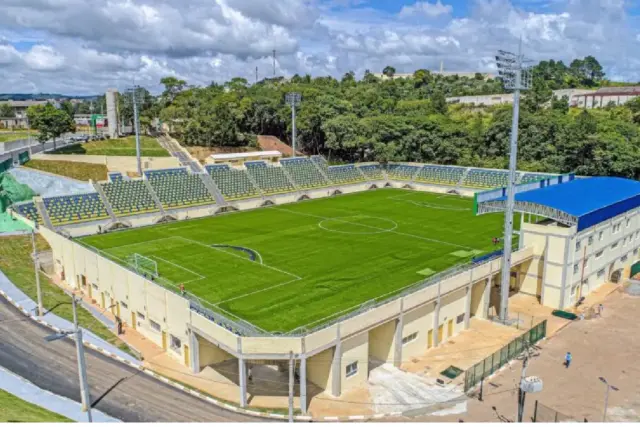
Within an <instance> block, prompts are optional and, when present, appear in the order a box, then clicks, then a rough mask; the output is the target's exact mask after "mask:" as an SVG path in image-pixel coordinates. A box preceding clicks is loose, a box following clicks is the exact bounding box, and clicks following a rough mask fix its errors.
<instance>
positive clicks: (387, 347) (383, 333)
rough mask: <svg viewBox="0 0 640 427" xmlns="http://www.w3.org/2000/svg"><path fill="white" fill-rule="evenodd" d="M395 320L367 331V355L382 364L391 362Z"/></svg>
mask: <svg viewBox="0 0 640 427" xmlns="http://www.w3.org/2000/svg"><path fill="white" fill-rule="evenodd" d="M395 333H396V320H395V319H394V320H390V321H389V322H386V323H383V324H382V325H380V326H378V327H376V328H373V329H371V330H370V331H369V355H370V356H371V357H373V358H375V359H377V360H381V361H383V362H393V353H394V346H395Z"/></svg>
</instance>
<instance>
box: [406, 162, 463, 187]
mask: <svg viewBox="0 0 640 427" xmlns="http://www.w3.org/2000/svg"><path fill="white" fill-rule="evenodd" d="M464 171H465V168H461V167H456V166H439V165H424V167H422V169H420V172H419V173H418V176H416V182H426V183H429V184H441V185H456V184H458V182H460V179H461V178H462V175H464Z"/></svg>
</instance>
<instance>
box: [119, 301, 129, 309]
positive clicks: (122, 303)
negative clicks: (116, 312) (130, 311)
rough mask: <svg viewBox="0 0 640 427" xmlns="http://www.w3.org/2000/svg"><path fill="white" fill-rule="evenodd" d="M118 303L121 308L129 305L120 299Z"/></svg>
mask: <svg viewBox="0 0 640 427" xmlns="http://www.w3.org/2000/svg"><path fill="white" fill-rule="evenodd" d="M120 305H121V306H122V308H129V306H128V305H127V303H126V302H124V301H120Z"/></svg>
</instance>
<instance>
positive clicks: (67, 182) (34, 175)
mask: <svg viewBox="0 0 640 427" xmlns="http://www.w3.org/2000/svg"><path fill="white" fill-rule="evenodd" d="M9 173H10V174H11V175H12V176H13V177H14V178H15V179H16V180H17V181H18V182H19V183H21V184H26V185H28V186H29V187H31V189H32V190H33V191H35V192H36V194H38V195H40V196H42V197H55V196H63V195H67V194H74V193H89V192H94V191H95V189H94V188H93V186H92V185H91V184H89V183H88V182H82V181H77V180H75V179H71V178H65V177H62V176H58V175H53V174H49V173H43V172H38V171H36V170H33V169H29V168H23V167H21V168H13V169H10V170H9Z"/></svg>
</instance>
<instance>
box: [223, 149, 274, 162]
mask: <svg viewBox="0 0 640 427" xmlns="http://www.w3.org/2000/svg"><path fill="white" fill-rule="evenodd" d="M256 157H263V158H271V157H282V153H281V152H279V151H251V152H248V153H224V154H212V155H211V158H212V159H213V160H241V159H252V158H256Z"/></svg>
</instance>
